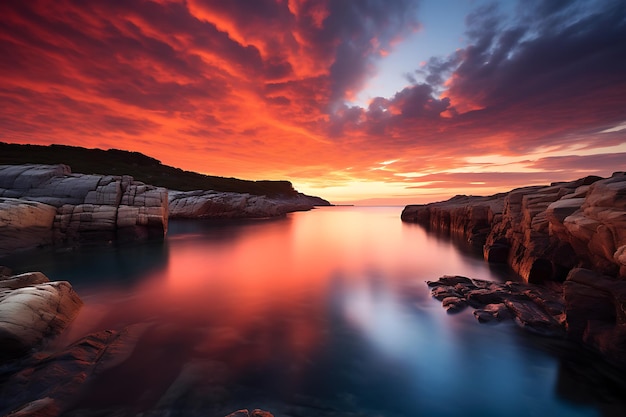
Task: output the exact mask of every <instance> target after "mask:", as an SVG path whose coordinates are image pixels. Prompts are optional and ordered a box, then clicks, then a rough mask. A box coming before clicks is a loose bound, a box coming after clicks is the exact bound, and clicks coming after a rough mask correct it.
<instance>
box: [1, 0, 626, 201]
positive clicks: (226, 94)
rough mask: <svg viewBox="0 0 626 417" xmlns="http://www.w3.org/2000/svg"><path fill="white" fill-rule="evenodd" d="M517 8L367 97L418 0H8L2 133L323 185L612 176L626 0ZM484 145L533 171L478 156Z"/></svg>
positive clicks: (620, 138) (486, 11)
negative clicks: (493, 164)
mask: <svg viewBox="0 0 626 417" xmlns="http://www.w3.org/2000/svg"><path fill="white" fill-rule="evenodd" d="M519 5H520V6H519V10H518V12H517V14H516V15H515V16H517V17H510V16H505V15H504V13H503V12H502V11H500V10H499V9H498V7H497V6H493V5H492V6H489V7H487V8H482V9H478V10H475V11H474V12H473V13H472V14H470V15H469V16H468V17H467V20H466V23H467V31H466V37H465V41H464V44H463V45H461V47H460V48H459V49H458V50H457V51H453V52H451V53H450V54H449V55H441V56H436V57H432V58H431V59H429V60H427V61H426V62H425V64H424V65H423V66H421V67H420V68H418V69H416V70H415V72H413V73H411V74H407V76H406V79H407V86H406V87H405V88H403V89H401V90H400V91H398V92H396V93H395V94H393V95H391V96H390V97H377V98H374V99H373V100H371V102H370V103H368V105H367V106H366V107H360V106H357V105H354V104H348V103H349V99H350V98H351V97H353V96H354V95H355V94H356V93H358V91H359V90H360V89H362V88H363V86H364V85H365V83H366V82H367V80H368V78H369V77H371V76H372V74H374V73H375V71H376V63H377V62H378V60H380V59H383V58H382V57H383V56H384V55H385V54H386V53H387V52H388V51H390V50H393V48H394V45H396V44H397V43H398V42H401V41H402V39H403V38H405V37H406V36H408V35H409V34H410V33H412V32H414V31H415V30H417V29H418V28H419V27H420V24H421V22H420V21H419V18H420V9H419V2H417V1H411V0H395V1H386V0H368V1H358V2H347V1H328V0H290V1H279V0H258V1H257V0H254V1H253V0H249V1H238V2H225V1H217V0H186V1H183V0H180V1H179V0H146V1H139V0H137V1H107V2H83V1H78V0H57V1H52V0H37V1H32V2H17V1H15V2H1V3H0V54H1V55H2V56H3V57H4V58H5V59H2V60H0V77H2V80H3V83H2V86H0V124H1V125H2V130H0V140H3V141H8V142H18V143H42V144H48V143H65V144H74V145H85V146H90V147H91V146H101V147H107V148H108V147H116V148H123V149H129V150H135V151H142V152H145V153H148V154H150V155H151V156H153V157H156V158H158V159H160V160H162V161H163V162H164V163H167V164H170V165H176V166H180V167H182V168H184V169H192V170H197V171H201V172H206V173H212V174H218V175H226V176H240V177H244V178H251V179H256V178H284V177H286V176H287V177H289V178H290V179H292V180H294V181H296V182H298V181H302V182H311V183H312V182H316V183H318V184H319V183H322V182H323V181H327V182H328V183H332V184H339V183H344V182H345V183H348V182H350V181H378V182H384V181H386V182H389V183H393V184H396V185H397V186H402V187H404V186H411V183H412V181H419V182H421V183H424V182H425V181H423V180H422V179H421V178H418V179H414V180H413V179H410V178H407V177H404V178H403V177H401V176H398V175H396V174H403V173H410V172H420V173H422V174H423V175H432V177H429V178H430V179H429V181H431V182H432V184H435V185H436V186H442V184H446V186H449V187H470V188H471V187H473V188H481V187H482V186H483V185H484V184H481V183H485V184H486V185H488V186H491V187H492V189H495V188H497V187H500V186H501V187H505V186H506V183H516V184H517V183H518V180H516V179H515V178H523V179H525V180H527V181H540V180H541V181H543V180H544V179H545V180H546V181H548V182H549V181H550V180H552V179H551V178H548V177H550V176H551V175H553V176H555V177H557V178H556V179H554V180H557V179H558V180H560V179H562V176H564V175H565V174H566V173H567V171H568V170H569V171H570V172H578V171H576V169H577V167H580V166H583V165H584V167H585V169H584V170H582V169H581V170H580V172H581V173H583V171H584V172H591V171H593V172H595V173H599V174H604V175H606V174H607V172H608V171H610V170H612V169H613V168H612V167H613V166H617V165H620V163H621V162H620V159H619V157H618V156H614V155H622V154H623V152H624V151H626V150H625V149H623V148H624V147H626V132H624V131H623V130H622V131H620V130H613V131H611V129H612V128H614V127H615V126H618V125H621V124H623V123H624V122H625V121H626V117H625V116H624V112H623V109H624V108H626V75H625V74H626V60H624V58H623V57H624V56H626V43H624V42H623V39H626V4H625V3H624V2H622V1H618V0H599V1H597V2H586V1H539V0H532V1H531V0H529V1H523V2H520V3H519ZM442 52H448V51H442ZM416 73H419V74H420V77H416V76H415V75H417V74H416ZM418 79H419V80H421V81H420V82H418V81H417V80H418ZM603 131H604V132H605V133H602V132H603ZM607 132H608V133H607ZM147 144H149V146H148V145H147ZM607 147H613V148H614V150H613V151H607V150H606V148H607ZM620 147H621V148H620ZM613 148H612V149H613ZM568 152H569V153H570V154H568ZM575 152H584V153H585V154H589V155H586V156H572V155H571V153H575ZM593 153H597V154H598V155H595V156H594V155H592V154H593ZM489 155H499V156H500V157H514V158H516V161H518V162H517V164H520V163H521V162H519V161H523V160H526V162H525V163H526V165H525V168H526V169H527V170H531V171H537V172H534V173H528V172H518V171H519V170H518V171H516V170H515V169H517V168H519V167H517V166H516V168H515V169H513V167H509V168H507V167H506V166H502V171H503V175H500V176H499V177H498V176H497V175H495V174H492V173H485V172H482V173H479V172H478V171H480V170H481V169H484V167H485V166H486V164H478V165H472V164H470V163H468V158H472V157H474V158H477V157H485V156H489ZM524 155H529V156H528V158H524ZM389 160H397V162H394V163H393V164H390V165H386V166H384V167H381V166H380V164H378V163H379V162H380V161H389ZM581 164H582V165H581ZM622 165H623V164H622ZM472 168H476V171H477V172H466V173H463V175H461V174H460V173H459V172H455V170H457V171H458V170H463V169H472ZM507 169H508V171H507ZM506 172H511V174H506V175H504V173H506ZM544 174H545V175H544ZM292 176H293V177H292ZM414 185H415V184H414ZM435 185H433V186H435ZM417 186H420V187H421V188H422V189H424V187H427V186H426V185H423V184H421V185H420V184H417ZM482 188H484V187H482ZM482 188H481V189H482Z"/></svg>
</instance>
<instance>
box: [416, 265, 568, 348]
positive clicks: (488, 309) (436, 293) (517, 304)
mask: <svg viewBox="0 0 626 417" xmlns="http://www.w3.org/2000/svg"><path fill="white" fill-rule="evenodd" d="M427 284H428V286H429V287H431V294H432V296H433V297H435V298H437V299H438V300H441V301H442V304H443V306H444V307H445V308H446V310H447V311H448V312H449V313H456V312H459V311H461V310H463V309H465V308H466V307H468V306H471V307H472V308H473V309H474V316H475V317H476V319H477V320H478V321H479V322H482V323H484V322H492V321H502V320H511V319H512V320H515V322H516V323H517V324H518V325H519V326H520V327H522V328H524V329H526V330H528V331H531V332H533V333H536V334H541V335H545V336H551V337H565V334H566V331H565V330H566V328H565V325H564V323H563V316H564V312H565V301H564V299H563V295H562V294H561V293H560V292H559V291H558V290H557V289H551V288H547V287H540V286H535V285H528V284H520V283H516V282H512V281H507V282H505V283H498V282H491V281H485V280H479V279H470V278H467V277H462V276H444V277H441V278H439V279H438V280H437V281H428V282H427Z"/></svg>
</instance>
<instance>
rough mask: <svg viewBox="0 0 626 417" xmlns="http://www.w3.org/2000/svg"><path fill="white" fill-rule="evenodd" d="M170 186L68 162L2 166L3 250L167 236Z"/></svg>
mask: <svg viewBox="0 0 626 417" xmlns="http://www.w3.org/2000/svg"><path fill="white" fill-rule="evenodd" d="M167 203H168V200H167V190H166V189H164V188H159V187H153V186H150V185H145V184H143V183H140V182H136V181H133V178H132V177H129V176H110V175H85V174H72V173H71V171H70V168H69V167H68V166H66V165H16V166H13V165H3V166H0V251H2V253H8V252H11V251H13V250H20V249H28V248H33V247H36V246H45V245H50V244H59V245H73V244H75V243H78V242H84V241H103V242H109V241H115V240H118V239H135V238H153V237H161V238H162V237H163V236H164V235H165V233H166V231H167V222H168V217H167V214H168V208H167Z"/></svg>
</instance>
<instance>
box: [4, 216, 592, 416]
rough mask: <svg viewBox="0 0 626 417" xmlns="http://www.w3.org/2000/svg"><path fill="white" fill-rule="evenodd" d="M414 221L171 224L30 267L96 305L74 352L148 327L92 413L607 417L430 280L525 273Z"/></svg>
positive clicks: (509, 335)
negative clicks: (145, 240)
mask: <svg viewBox="0 0 626 417" xmlns="http://www.w3.org/2000/svg"><path fill="white" fill-rule="evenodd" d="M400 211H401V208H399V207H388V208H374V207H367V208H364V207H332V208H323V209H317V210H314V211H311V212H304V213H293V214H290V215H288V216H287V217H286V218H282V219H278V220H263V221H246V222H239V223H234V222H229V223H225V224H224V223H222V224H219V223H216V222H201V221H178V222H171V224H170V231H169V234H168V237H167V239H166V241H165V242H164V243H162V244H161V243H159V244H143V245H137V246H126V247H120V248H105V249H98V250H96V249H90V250H84V251H80V252H69V253H63V252H61V253H55V254H50V255H41V257H40V258H38V259H34V258H33V257H32V256H31V257H30V258H29V259H28V263H29V266H28V268H24V269H28V270H33V269H39V270H42V271H43V272H45V273H46V274H47V275H48V276H49V277H50V278H51V279H54V280H68V281H70V282H72V284H73V285H74V287H75V289H76V291H77V292H78V294H79V295H80V296H81V298H82V299H83V300H84V301H85V306H84V307H83V310H82V311H81V313H80V315H79V317H78V318H77V320H76V321H75V322H74V323H73V324H72V326H71V328H70V330H69V331H68V332H67V333H66V334H65V335H64V336H63V338H62V340H61V342H69V341H72V340H75V339H77V338H79V337H81V336H83V335H86V334H88V333H90V332H94V331H98V330H103V329H118V330H119V329H123V328H124V327H126V326H131V325H135V324H138V323H142V324H144V325H145V328H146V330H145V332H144V333H143V336H142V338H141V339H140V341H139V343H138V345H137V348H136V349H135V351H134V353H133V355H132V356H131V357H130V359H129V360H128V361H126V362H125V363H123V364H122V365H120V366H119V367H117V368H114V369H112V370H110V371H108V372H105V373H104V374H102V376H101V377H100V378H99V379H98V380H97V381H96V382H95V383H94V384H92V385H91V386H89V387H87V389H86V392H85V394H84V396H83V397H82V398H81V399H80V401H79V404H78V405H77V408H78V409H82V410H83V411H84V412H86V411H85V410H95V409H100V410H102V409H107V410H124V412H126V413H127V414H119V415H139V414H140V413H141V412H144V411H146V410H152V412H154V410H161V411H163V410H166V411H167V412H163V414H159V415H203V416H224V415H225V414H228V413H229V412H232V411H234V410H237V409H240V408H249V409H253V408H262V409H266V410H269V411H271V412H272V413H274V415H275V416H276V417H279V416H385V417H395V416H411V417H412V416H433V417H436V416H599V415H602V414H601V413H600V410H601V409H602V407H601V406H600V407H598V406H597V405H594V404H590V403H585V402H583V401H578V400H577V399H578V398H580V396H579V395H578V392H577V390H580V389H581V388H580V386H579V385H577V382H576V381H573V382H572V380H571V378H570V377H568V376H567V375H568V373H567V372H564V371H563V369H562V365H561V364H560V359H559V358H558V357H556V356H554V355H552V354H550V353H547V350H545V349H540V348H539V347H538V346H537V345H536V343H533V341H532V340H531V339H530V338H529V336H527V335H525V334H524V333H522V332H521V331H519V330H518V329H517V328H516V327H515V326H514V325H512V324H506V323H502V324H498V325H480V324H478V323H477V322H476V321H475V319H474V318H473V316H472V314H471V311H470V310H467V311H465V312H463V313H460V314H457V315H448V314H446V313H445V311H444V309H443V308H442V307H441V304H440V302H438V301H436V300H434V299H432V298H431V297H430V294H429V289H428V287H427V286H426V283H425V281H426V280H435V279H437V278H438V277H440V276H442V275H446V274H459V275H465V276H470V277H473V278H482V279H489V280H505V279H510V278H511V277H510V276H506V272H503V271H500V272H498V271H496V270H493V269H490V268H489V267H488V265H487V264H485V263H484V262H483V260H482V259H481V258H480V257H477V256H476V255H474V254H470V253H464V252H463V251H461V250H459V248H458V246H455V245H453V244H452V243H451V242H449V241H446V240H443V239H440V238H437V237H435V236H432V235H429V234H427V233H426V232H425V231H424V229H422V228H421V227H420V226H417V225H411V224H404V223H402V222H401V221H400ZM23 261H24V260H22V261H20V262H23ZM14 262H18V260H15V261H14ZM14 267H15V266H14ZM582 389H584V387H583V388H582ZM133 413H135V414H133ZM167 413H169V414H167Z"/></svg>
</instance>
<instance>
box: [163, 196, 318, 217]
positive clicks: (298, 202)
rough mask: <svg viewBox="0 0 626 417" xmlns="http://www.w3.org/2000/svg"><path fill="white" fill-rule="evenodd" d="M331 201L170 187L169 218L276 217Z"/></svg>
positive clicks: (307, 197)
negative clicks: (173, 188) (181, 189)
mask: <svg viewBox="0 0 626 417" xmlns="http://www.w3.org/2000/svg"><path fill="white" fill-rule="evenodd" d="M322 205H325V206H328V205H330V203H329V202H328V201H326V200H323V199H321V198H319V197H310V196H307V195H304V194H301V193H298V194H296V195H293V196H288V197H267V196H263V195H261V196H259V195H251V194H239V193H227V192H217V191H201V190H198V191H173V190H170V191H169V213H170V214H169V215H170V218H172V219H175V218H188V219H189V218H194V219H209V218H216V219H224V218H226V219H235V218H263V217H278V216H283V215H285V214H286V213H290V212H294V211H305V210H310V209H312V208H314V207H315V206H322Z"/></svg>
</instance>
